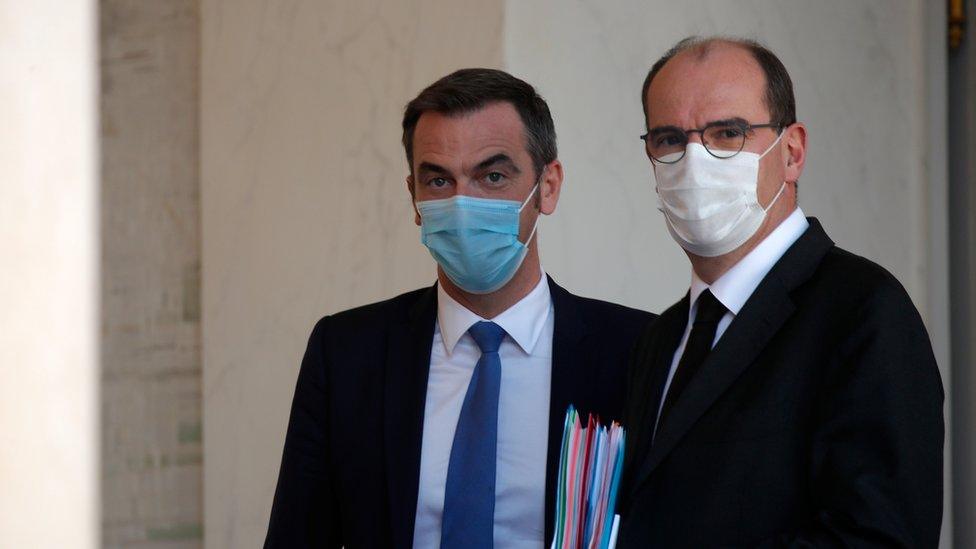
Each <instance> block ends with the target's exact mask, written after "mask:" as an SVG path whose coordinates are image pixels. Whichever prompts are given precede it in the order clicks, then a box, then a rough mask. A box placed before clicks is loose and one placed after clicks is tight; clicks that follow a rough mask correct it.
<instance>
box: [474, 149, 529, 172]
mask: <svg viewBox="0 0 976 549" xmlns="http://www.w3.org/2000/svg"><path fill="white" fill-rule="evenodd" d="M499 164H503V165H505V167H506V168H508V169H509V170H511V171H512V172H514V173H515V174H519V173H522V170H520V169H519V168H518V166H516V165H515V161H514V160H512V158H511V157H509V156H508V155H507V154H505V153H498V154H496V155H492V156H489V157H488V158H486V159H484V160H482V161H481V162H478V164H477V165H476V166H475V167H474V169H475V171H479V172H480V171H483V170H486V169H488V168H490V167H492V166H497V165H499Z"/></svg>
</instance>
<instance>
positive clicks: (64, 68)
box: [0, 0, 98, 549]
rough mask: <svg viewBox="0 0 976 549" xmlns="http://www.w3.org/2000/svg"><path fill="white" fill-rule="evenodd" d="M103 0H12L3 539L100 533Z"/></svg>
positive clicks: (0, 167)
mask: <svg viewBox="0 0 976 549" xmlns="http://www.w3.org/2000/svg"><path fill="white" fill-rule="evenodd" d="M95 13H96V12H95V2H94V0H79V1H74V2H63V1H61V0H31V1H29V2H24V1H22V0H0V120H2V123H0V487H2V488H0V547H40V548H47V547H51V548H61V547H72V548H81V549H87V548H91V547H95V546H96V545H97V541H98V535H97V530H98V494H97V491H98V490H97V486H98V483H97V478H98V477H97V474H98V470H97V450H96V448H97V441H98V428H97V412H96V410H97V407H96V406H97V404H96V398H97V381H98V361H97V353H98V350H97V344H96V337H97V328H96V327H97V316H96V303H97V261H98V246H97V222H96V213H97V206H96V201H97V175H96V170H97V161H96V154H97V151H96V149H97V146H96V126H97V104H96V96H95V90H96V87H97V80H96V75H97V72H96V71H97V69H98V65H97V50H96V24H95Z"/></svg>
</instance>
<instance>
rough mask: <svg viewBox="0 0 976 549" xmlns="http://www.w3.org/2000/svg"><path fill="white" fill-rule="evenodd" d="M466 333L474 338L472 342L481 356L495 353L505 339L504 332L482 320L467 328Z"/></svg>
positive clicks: (492, 323) (493, 324) (499, 327)
mask: <svg viewBox="0 0 976 549" xmlns="http://www.w3.org/2000/svg"><path fill="white" fill-rule="evenodd" d="M468 333H469V334H471V337H473V338H474V342H475V343H477V344H478V348H479V349H481V352H482V354H484V353H497V352H498V348H499V347H500V346H501V344H502V339H504V338H505V330H504V329H502V327H501V326H499V325H498V324H495V323H494V322H485V321H483V320H482V321H481V322H476V323H475V324H474V325H473V326H471V327H470V328H468Z"/></svg>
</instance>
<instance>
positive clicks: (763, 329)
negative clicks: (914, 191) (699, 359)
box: [617, 218, 945, 548]
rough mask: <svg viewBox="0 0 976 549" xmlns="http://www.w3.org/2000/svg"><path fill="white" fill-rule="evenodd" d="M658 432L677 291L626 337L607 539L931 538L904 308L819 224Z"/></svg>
mask: <svg viewBox="0 0 976 549" xmlns="http://www.w3.org/2000/svg"><path fill="white" fill-rule="evenodd" d="M809 221H810V227H809V228H808V229H807V231H806V232H805V233H804V234H803V235H802V236H801V237H800V238H799V240H797V241H796V242H795V243H794V244H793V246H792V247H791V248H790V249H789V250H788V251H787V252H786V254H785V255H784V256H783V257H782V258H781V259H780V260H779V261H778V262H777V263H776V264H775V265H774V266H773V268H772V270H771V271H769V273H768V274H767V275H766V277H765V278H764V279H763V280H762V282H761V283H760V284H759V286H758V287H757V288H756V290H755V292H753V294H752V296H751V297H749V299H748V301H746V303H745V305H744V306H743V307H742V309H741V310H740V311H739V314H738V315H736V317H735V319H734V320H733V321H732V324H730V325H729V327H728V329H727V330H726V331H725V333H724V334H723V335H722V337H721V338H720V339H719V341H718V343H716V345H715V347H714V348H713V349H712V351H711V353H709V355H708V357H707V358H706V359H705V362H704V363H703V364H702V365H701V367H700V369H699V370H698V371H697V372H696V374H695V376H694V377H692V378H691V380H690V381H689V382H688V385H687V386H686V387H685V389H684V390H683V391H682V393H681V394H680V396H679V397H678V398H677V400H676V401H675V403H674V406H673V407H672V408H671V411H670V412H668V414H667V416H666V417H665V418H664V420H663V421H662V422H661V423H660V424H659V425H658V426H657V433H656V434H653V433H654V423H655V420H656V418H657V410H658V404H659V403H660V401H661V395H662V394H663V389H664V383H665V380H666V379H667V375H668V371H669V370H670V367H671V361H672V357H673V355H674V352H675V349H676V348H677V347H678V343H679V341H680V340H681V336H682V334H683V333H684V330H685V327H686V325H687V323H688V307H689V302H688V296H685V298H684V299H682V300H681V301H679V302H678V303H677V304H675V305H674V306H673V307H671V308H669V309H668V310H667V311H665V312H664V313H662V314H661V317H660V318H659V319H658V320H657V321H655V323H654V324H653V326H652V327H651V328H649V329H648V330H647V331H646V332H645V333H644V334H643V335H642V336H641V337H640V338H639V340H638V343H637V344H636V346H635V353H634V357H633V364H632V370H631V374H630V375H631V377H630V382H629V392H628V395H629V398H628V402H627V406H626V411H625V414H624V419H625V421H626V424H625V426H626V428H627V447H626V457H625V467H624V476H625V480H624V483H623V485H622V486H621V501H620V502H618V503H619V505H620V506H621V509H622V514H623V521H622V523H621V527H620V536H619V538H618V540H617V541H618V543H617V547H620V548H630V547H635V548H636V547H656V548H670V547H675V548H679V547H680V548H684V547H703V548H704V547H763V548H773V547H905V548H908V547H912V548H915V547H932V548H934V547H937V546H938V543H939V527H940V524H941V521H942V444H943V436H944V433H945V428H944V423H943V418H942V401H943V392H942V384H941V381H940V379H939V369H938V367H937V366H936V363H935V357H934V356H933V354H932V348H931V345H930V343H929V338H928V334H927V333H926V331H925V327H924V326H923V324H922V319H921V318H920V317H919V314H918V311H916V310H915V306H914V305H912V301H911V299H909V297H908V294H907V293H906V292H905V289H904V288H902V286H901V284H899V283H898V281H897V280H895V278H894V277H893V276H891V274H889V273H888V272H887V271H885V270H884V269H882V268H881V267H879V266H878V265H875V264H874V263H871V262H870V261H868V260H866V259H864V258H862V257H858V256H856V255H854V254H851V253H849V252H845V251H844V250H841V249H840V248H837V247H836V246H834V243H833V242H832V241H831V240H830V238H829V237H828V236H827V234H826V233H825V232H824V230H823V228H822V227H821V226H820V223H819V222H817V220H816V219H813V218H810V219H809Z"/></svg>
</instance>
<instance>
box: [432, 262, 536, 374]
mask: <svg viewBox="0 0 976 549" xmlns="http://www.w3.org/2000/svg"><path fill="white" fill-rule="evenodd" d="M551 306H552V298H551V296H550V294H549V283H548V278H547V277H546V273H542V276H541V277H540V278H539V283H538V284H536V285H535V288H533V289H532V291H531V292H529V294H528V295H526V296H525V297H523V298H522V299H521V300H519V301H518V302H517V303H516V304H514V305H512V306H511V307H509V308H508V309H506V310H505V311H504V312H502V313H501V314H500V315H498V316H496V317H495V318H493V319H491V320H490V321H491V322H494V323H495V324H498V325H499V326H501V327H502V329H503V330H505V333H506V334H508V336H509V337H510V338H512V340H513V341H515V343H516V344H518V346H519V347H521V349H522V351H524V352H525V353H526V354H532V351H533V349H535V344H536V342H537V341H538V340H539V336H540V335H541V334H542V329H543V328H545V326H546V320H548V318H549V311H550V309H551V308H552V307H551ZM482 320H487V319H484V318H481V317H480V316H478V315H476V314H475V313H473V312H471V311H470V310H468V309H467V308H466V307H465V306H464V305H461V304H460V303H458V302H457V301H456V300H455V299H454V298H452V297H451V296H449V295H447V292H446V291H445V290H444V287H443V285H441V284H438V285H437V326H438V329H439V330H440V332H441V340H442V341H443V342H444V350H445V351H447V354H448V356H450V355H451V354H452V353H453V352H454V347H455V346H457V343H458V341H460V340H461V338H462V337H463V336H464V334H465V333H467V331H468V328H470V327H471V326H473V325H474V324H475V323H476V322H480V321H482Z"/></svg>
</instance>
